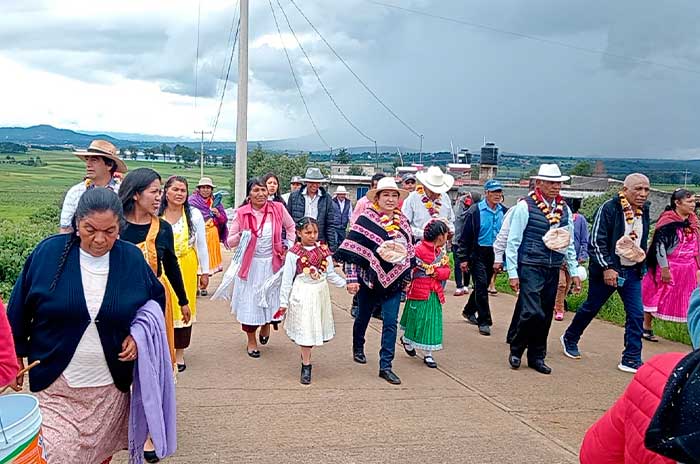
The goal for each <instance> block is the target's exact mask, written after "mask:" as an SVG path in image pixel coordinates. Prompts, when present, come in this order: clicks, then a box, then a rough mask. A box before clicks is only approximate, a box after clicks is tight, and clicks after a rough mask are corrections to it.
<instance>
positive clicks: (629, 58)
mask: <svg viewBox="0 0 700 464" xmlns="http://www.w3.org/2000/svg"><path fill="white" fill-rule="evenodd" d="M365 1H366V2H367V3H372V4H374V5H379V6H383V7H386V8H393V9H395V10H400V11H403V12H406V13H412V14H416V15H421V16H426V17H428V18H433V19H439V20H442V21H448V22H451V23H455V24H460V25H463V26H468V27H472V28H476V29H482V30H485V31H490V32H497V33H499V34H506V35H511V36H514V37H519V38H522V39H528V40H534V41H536V42H541V43H545V44H549V45H555V46H558V47H564V48H568V49H571V50H577V51H580V52H586V53H592V54H596V55H602V56H607V57H610V58H617V59H621V60H627V61H632V62H635V63H638V64H645V65H650V66H657V67H660V68H666V69H670V70H673V71H683V72H688V73H693V74H700V70H697V69H692V68H686V67H683V66H674V65H669V64H665V63H659V62H656V61H652V60H647V59H644V58H638V57H635V56H628V55H621V54H619V53H611V52H607V51H605V50H597V49H595V48H588V47H582V46H580V45H574V44H570V43H566V42H560V41H558V40H551V39H545V38H543V37H538V36H534V35H530V34H524V33H522V32H514V31H509V30H506V29H500V28H497V27H493V26H488V25H485V24H479V23H475V22H472V21H466V20H463V19H456V18H449V17H447V16H441V15H438V14H434V13H428V12H427V11H421V10H414V9H412V8H406V7H403V6H399V5H392V4H391V3H384V2H380V1H377V0H365ZM292 3H294V1H293V0H292Z"/></svg>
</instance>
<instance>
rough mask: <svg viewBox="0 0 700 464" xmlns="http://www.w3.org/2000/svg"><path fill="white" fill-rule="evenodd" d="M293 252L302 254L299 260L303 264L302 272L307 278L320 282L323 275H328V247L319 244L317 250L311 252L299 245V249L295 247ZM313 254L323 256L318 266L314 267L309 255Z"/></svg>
mask: <svg viewBox="0 0 700 464" xmlns="http://www.w3.org/2000/svg"><path fill="white" fill-rule="evenodd" d="M292 252H294V253H302V256H301V257H300V258H299V262H300V263H301V272H302V274H304V275H305V276H309V277H311V278H312V279H315V280H318V279H320V278H321V276H322V275H324V274H325V273H326V269H328V256H327V255H326V253H328V247H327V245H320V244H318V243H317V244H316V248H314V249H313V250H311V251H309V250H306V248H304V247H303V246H301V245H299V246H298V247H294V248H293V249H292ZM312 253H320V254H322V258H321V260H320V262H319V264H318V266H314V265H312V264H311V260H310V259H309V255H310V254H312Z"/></svg>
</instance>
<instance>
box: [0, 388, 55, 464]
mask: <svg viewBox="0 0 700 464" xmlns="http://www.w3.org/2000/svg"><path fill="white" fill-rule="evenodd" d="M0 422H2V427H1V428H0V464H10V463H12V464H19V463H38V464H44V463H46V453H45V451H44V442H43V438H42V436H41V412H40V411H39V401H38V400H37V399H36V398H34V397H33V396H32V395H25V394H16V395H5V396H0Z"/></svg>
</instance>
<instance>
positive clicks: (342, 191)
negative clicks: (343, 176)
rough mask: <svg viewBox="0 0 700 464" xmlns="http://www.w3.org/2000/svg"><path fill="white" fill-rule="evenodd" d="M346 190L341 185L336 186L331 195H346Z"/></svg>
mask: <svg viewBox="0 0 700 464" xmlns="http://www.w3.org/2000/svg"><path fill="white" fill-rule="evenodd" d="M347 194H348V191H347V190H345V187H344V186H343V185H340V186H338V188H337V189H335V192H333V195H347Z"/></svg>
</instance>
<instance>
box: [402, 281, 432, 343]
mask: <svg viewBox="0 0 700 464" xmlns="http://www.w3.org/2000/svg"><path fill="white" fill-rule="evenodd" d="M399 325H400V326H401V328H402V329H403V331H404V335H403V338H404V340H406V341H407V342H410V343H411V344H412V345H413V346H414V347H416V348H418V349H421V350H431V351H434V350H441V349H442V305H441V304H440V299H439V298H438V296H437V293H435V292H431V293H430V297H429V298H428V299H427V300H425V301H415V300H407V301H406V305H405V306H404V309H403V314H402V315H401V322H399Z"/></svg>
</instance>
